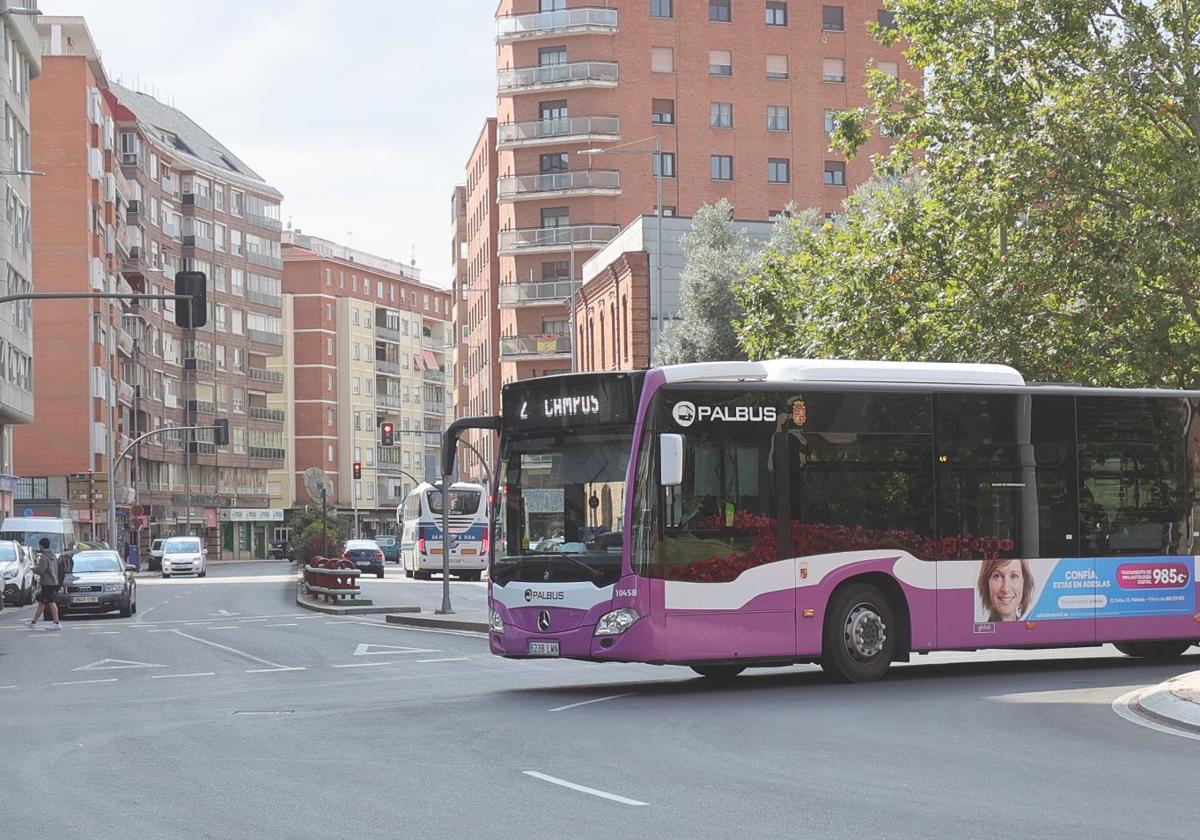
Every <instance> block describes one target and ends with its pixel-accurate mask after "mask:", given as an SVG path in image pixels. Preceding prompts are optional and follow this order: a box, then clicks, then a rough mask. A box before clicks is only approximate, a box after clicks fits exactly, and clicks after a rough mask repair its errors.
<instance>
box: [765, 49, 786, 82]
mask: <svg viewBox="0 0 1200 840" xmlns="http://www.w3.org/2000/svg"><path fill="white" fill-rule="evenodd" d="M787 77H788V57H787V56H786V55H768V56H767V78H768V79H786V78H787Z"/></svg>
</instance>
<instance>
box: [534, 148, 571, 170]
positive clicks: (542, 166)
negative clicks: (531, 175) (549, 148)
mask: <svg viewBox="0 0 1200 840" xmlns="http://www.w3.org/2000/svg"><path fill="white" fill-rule="evenodd" d="M568 169H570V161H569V160H567V153H566V152H554V153H553V154H548V155H539V156H538V172H540V173H541V174H542V175H548V174H550V173H551V172H566V171H567V170H568Z"/></svg>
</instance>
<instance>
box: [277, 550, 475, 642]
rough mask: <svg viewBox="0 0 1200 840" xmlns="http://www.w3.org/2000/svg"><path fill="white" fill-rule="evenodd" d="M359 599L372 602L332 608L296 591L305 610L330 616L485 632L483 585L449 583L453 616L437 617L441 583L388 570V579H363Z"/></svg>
mask: <svg viewBox="0 0 1200 840" xmlns="http://www.w3.org/2000/svg"><path fill="white" fill-rule="evenodd" d="M359 585H360V586H361V587H362V597H363V598H367V599H370V600H371V601H373V602H374V604H373V605H372V606H357V607H356V606H345V607H335V606H332V605H328V604H324V603H320V604H318V603H317V602H315V601H313V600H312V599H311V598H301V597H300V589H299V587H297V590H296V603H297V604H299V605H300V606H302V607H304V608H305V609H311V610H315V611H318V612H324V613H329V614H331V615H364V614H380V613H384V614H386V615H387V619H386V620H387V622H388V623H389V624H404V625H410V626H416V627H435V628H439V629H446V630H474V631H478V632H481V633H482V632H486V631H487V610H488V606H487V586H486V584H479V583H472V582H467V581H460V580H458V579H456V578H453V577H452V578H451V579H450V605H451V608H452V609H453V610H454V614H453V615H446V616H441V615H437V612H436V611H437V610H438V609H440V608H441V606H442V582H441V580H432V581H416V580H410V579H408V578H405V577H404V574H403V572H401V571H400V570H398V569H395V568H394V567H391V566H389V567H388V571H387V577H385V578H384V579H383V580H380V579H378V578H372V577H367V578H362V579H360V584H359Z"/></svg>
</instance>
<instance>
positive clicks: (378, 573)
mask: <svg viewBox="0 0 1200 840" xmlns="http://www.w3.org/2000/svg"><path fill="white" fill-rule="evenodd" d="M375 577H377V578H381V579H382V578H383V570H382V569H381V570H380V571H378V572H376V573H375Z"/></svg>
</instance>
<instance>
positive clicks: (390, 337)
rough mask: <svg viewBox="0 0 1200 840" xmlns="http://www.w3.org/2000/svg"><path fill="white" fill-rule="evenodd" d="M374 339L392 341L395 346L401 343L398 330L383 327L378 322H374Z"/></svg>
mask: <svg viewBox="0 0 1200 840" xmlns="http://www.w3.org/2000/svg"><path fill="white" fill-rule="evenodd" d="M375 337H376V338H382V339H383V340H384V341H394V342H396V343H397V344H399V343H400V341H401V336H400V330H394V329H392V328H391V327H385V326H383V325H381V324H380V323H379V322H378V321H376V322H375Z"/></svg>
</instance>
